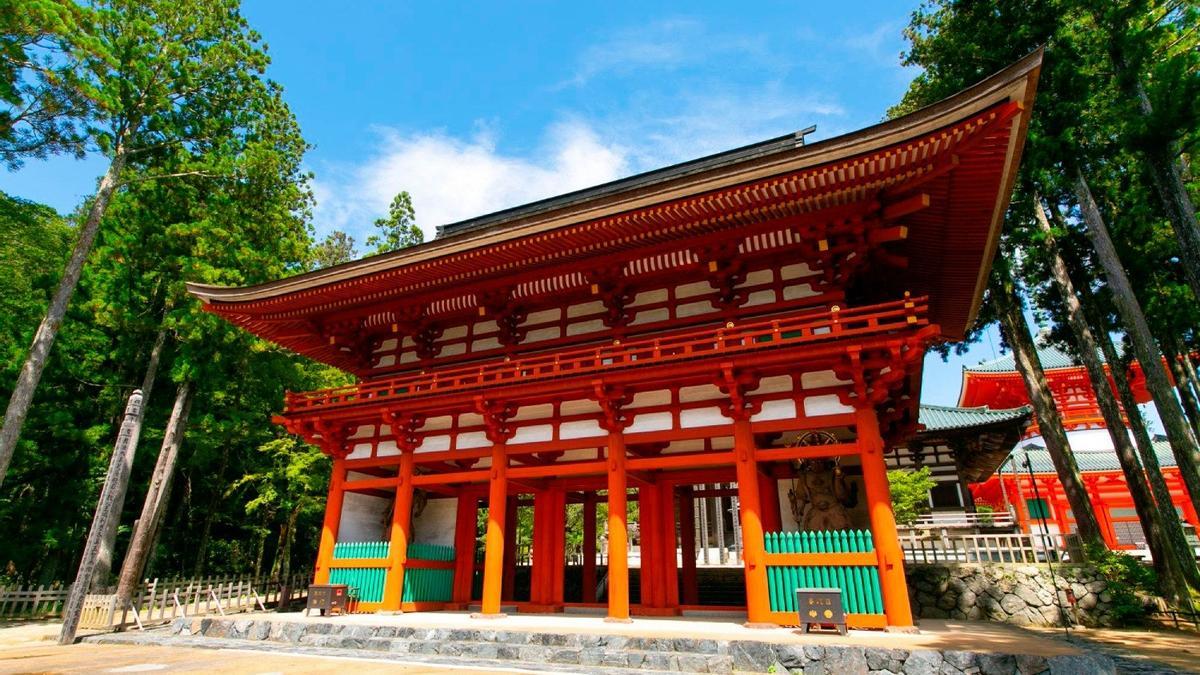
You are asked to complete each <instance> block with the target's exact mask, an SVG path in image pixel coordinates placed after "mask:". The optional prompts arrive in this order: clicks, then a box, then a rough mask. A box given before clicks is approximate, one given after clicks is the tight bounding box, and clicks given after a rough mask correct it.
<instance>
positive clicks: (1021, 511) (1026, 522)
mask: <svg viewBox="0 0 1200 675" xmlns="http://www.w3.org/2000/svg"><path fill="white" fill-rule="evenodd" d="M1000 480H1004V478H1001V479H1000ZM1020 484H1021V479H1020V478H1016V479H1014V480H1013V488H1014V492H1013V493H1012V494H1013V495H1014V498H1013V500H1012V505H1013V507H1014V508H1015V509H1016V511H1017V526H1018V528H1019V529H1020V530H1021V531H1023V532H1033V529H1032V528H1033V526H1032V524H1031V523H1030V519H1029V505H1028V504H1026V503H1025V493H1024V491H1023V490H1020V489H1017V488H1018V486H1020Z"/></svg>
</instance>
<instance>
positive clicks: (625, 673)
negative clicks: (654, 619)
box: [83, 629, 728, 675]
mask: <svg viewBox="0 0 1200 675" xmlns="http://www.w3.org/2000/svg"><path fill="white" fill-rule="evenodd" d="M322 637H325V638H328V639H330V642H329V643H328V644H327V645H318V644H308V643H302V644H292V643H288V644H287V645H286V646H284V645H280V644H278V643H275V642H271V641H264V640H243V639H235V638H209V637H198V636H192V637H186V636H179V635H171V634H170V633H169V632H168V631H166V630H164V629H156V630H148V631H144V632H143V631H137V632H132V633H117V634H105V635H92V636H88V637H86V638H83V641H85V642H90V643H95V644H120V645H130V644H136V645H155V646H172V647H192V648H198V649H237V650H249V651H263V652H278V651H280V650H285V651H286V653H289V654H310V655H314V656H333V657H345V658H354V659H364V658H366V659H378V660H381V661H395V662H403V663H405V664H414V663H415V664H425V665H430V666H454V667H470V668H475V669H482V670H488V669H493V668H497V667H502V668H505V669H512V671H513V672H546V673H587V674H589V675H635V674H636V675H666V674H667V673H678V672H681V671H684V670H685V665H687V666H694V665H695V664H686V662H660V665H662V666H663V667H664V668H666V669H665V670H660V669H653V668H650V667H649V665H651V663H653V662H651V663H643V664H642V665H641V667H628V666H627V665H625V666H618V665H614V664H617V663H626V664H627V663H629V661H628V659H625V660H622V659H620V658H615V657H611V656H610V657H607V658H605V657H601V658H598V659H597V658H595V656H594V655H592V654H590V653H588V654H584V653H582V652H581V654H580V658H579V660H573V659H571V658H564V657H568V656H570V655H568V654H558V659H559V660H550V661H532V660H522V659H520V658H519V657H511V658H510V657H507V656H506V655H505V654H504V653H503V652H499V651H498V653H497V654H496V655H495V656H489V655H488V650H486V649H485V650H482V651H481V652H480V654H479V655H475V656H470V655H466V654H463V655H460V656H452V655H449V654H446V653H438V652H416V651H406V650H395V649H391V648H383V647H385V645H383V644H382V642H389V643H390V642H396V641H394V640H382V642H381V639H372V640H370V641H368V642H369V644H368V645H366V646H364V647H358V646H349V647H347V646H336V645H337V644H352V643H351V642H342V643H339V642H335V641H334V640H332V638H335V637H336V636H322ZM386 646H387V647H392V646H393V645H391V644H389V645H386ZM505 649H508V648H507V647H505ZM514 649H515V648H514ZM526 655H527V656H536V655H534V654H530V653H529V652H526ZM693 672H704V671H693ZM724 672H728V671H724Z"/></svg>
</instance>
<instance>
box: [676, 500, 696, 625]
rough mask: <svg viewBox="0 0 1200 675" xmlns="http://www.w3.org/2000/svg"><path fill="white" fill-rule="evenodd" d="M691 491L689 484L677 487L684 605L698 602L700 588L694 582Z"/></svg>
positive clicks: (693, 535) (693, 512)
mask: <svg viewBox="0 0 1200 675" xmlns="http://www.w3.org/2000/svg"><path fill="white" fill-rule="evenodd" d="M692 492H693V490H692V486H691V485H684V486H683V487H681V488H679V539H680V548H681V549H683V552H682V557H681V564H682V569H681V570H680V575H681V577H682V579H683V583H682V584H681V585H682V586H683V588H682V589H681V590H682V593H683V596H682V599H683V604H685V605H696V604H699V603H700V588H699V586H698V585H697V582H696V498H695V497H694V496H693V495H692Z"/></svg>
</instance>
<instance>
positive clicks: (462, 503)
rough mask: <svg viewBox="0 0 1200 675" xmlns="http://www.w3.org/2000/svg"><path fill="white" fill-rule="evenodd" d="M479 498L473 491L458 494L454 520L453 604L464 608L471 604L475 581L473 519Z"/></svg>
mask: <svg viewBox="0 0 1200 675" xmlns="http://www.w3.org/2000/svg"><path fill="white" fill-rule="evenodd" d="M478 509H479V498H478V496H477V495H476V494H475V491H474V490H470V489H463V490H460V491H459V493H458V511H457V513H456V515H455V518H454V596H453V597H454V602H455V604H458V605H461V606H463V607H465V606H466V605H468V604H470V602H471V585H472V583H473V582H474V580H475V517H476V514H477V513H478Z"/></svg>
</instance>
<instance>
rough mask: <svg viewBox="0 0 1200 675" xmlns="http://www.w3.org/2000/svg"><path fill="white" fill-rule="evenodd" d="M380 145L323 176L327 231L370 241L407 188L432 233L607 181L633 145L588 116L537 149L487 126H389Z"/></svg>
mask: <svg viewBox="0 0 1200 675" xmlns="http://www.w3.org/2000/svg"><path fill="white" fill-rule="evenodd" d="M377 133H378V134H379V136H380V148H379V152H378V153H377V154H376V155H375V156H374V157H372V158H370V159H368V160H367V161H366V162H365V163H364V164H362V165H358V166H353V167H335V168H333V169H332V170H331V171H330V172H328V173H327V174H326V175H325V176H318V179H317V181H316V185H315V186H314V191H315V193H316V197H317V211H316V221H317V229H318V231H319V232H321V233H324V232H328V231H330V230H343V231H346V232H348V233H350V234H352V235H354V236H355V238H356V239H357V240H358V241H360V242H361V241H363V239H365V236H366V235H367V234H368V233H369V228H370V223H371V222H372V221H373V220H374V219H375V218H376V217H378V216H379V215H380V214H382V213H385V212H386V211H387V206H388V204H389V203H390V202H391V200H392V197H393V196H395V194H396V193H397V192H400V191H401V190H407V191H408V192H409V193H410V194H411V195H412V198H413V208H414V209H415V210H416V212H417V222H418V223H420V225H421V227H422V229H424V230H425V236H426V239H427V240H428V239H431V238H432V237H433V234H434V228H436V226H438V225H444V224H446V223H452V222H455V221H459V220H463V219H466V218H471V217H473V216H478V215H483V214H486V213H491V212H493V211H498V210H500V209H504V208H507V207H510V206H518V205H520V204H524V203H527V202H530V201H534V200H537V199H542V198H545V197H552V196H555V195H558V194H562V193H564V192H569V191H571V190H576V189H579V188H584V187H588V186H591V185H596V184H599V183H604V182H607V181H610V180H613V179H615V178H617V177H620V176H622V175H624V174H627V173H628V172H629V160H628V152H627V151H626V150H625V149H624V148H623V147H622V146H621V145H620V144H617V143H604V142H602V141H601V140H600V138H599V136H598V135H597V134H596V133H595V131H594V130H593V129H592V128H591V127H589V126H588V125H586V124H584V123H582V122H575V121H573V122H563V123H559V124H555V125H554V126H552V127H551V128H550V129H549V130H548V131H547V132H546V134H545V139H544V141H543V143H542V144H541V147H540V148H539V149H538V150H537V151H535V152H534V153H533V154H532V155H531V156H529V157H518V156H514V155H506V154H504V153H503V152H502V151H500V150H499V149H498V148H497V144H496V139H495V138H494V137H493V135H492V134H490V133H489V132H487V131H482V132H480V133H477V134H476V135H475V137H473V138H470V139H461V138H455V137H453V136H450V135H447V134H445V133H441V132H433V133H416V134H405V133H402V132H399V131H396V130H395V129H390V128H386V127H381V128H378V129H377Z"/></svg>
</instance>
